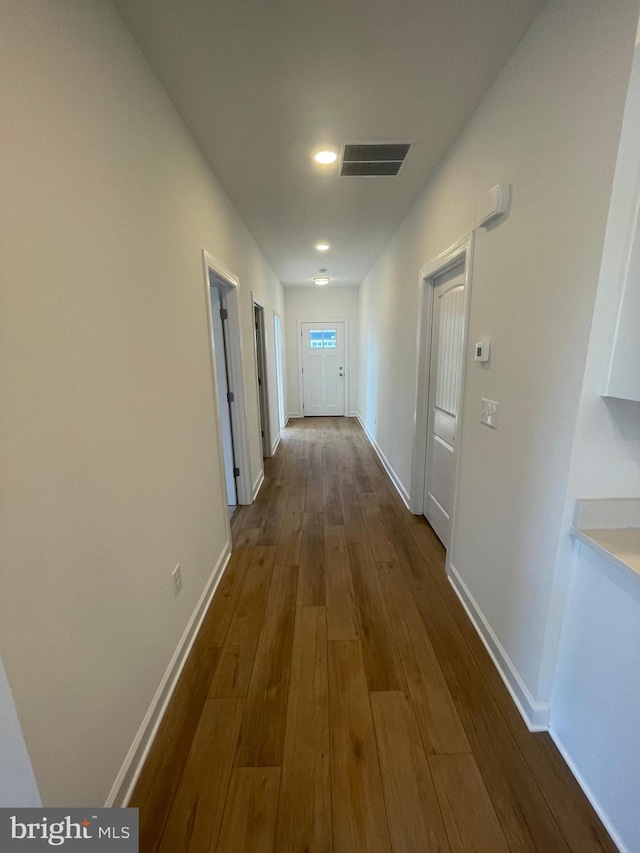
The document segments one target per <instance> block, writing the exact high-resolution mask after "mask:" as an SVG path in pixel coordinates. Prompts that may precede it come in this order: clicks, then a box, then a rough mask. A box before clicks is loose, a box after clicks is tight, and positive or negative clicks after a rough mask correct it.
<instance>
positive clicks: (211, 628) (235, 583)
mask: <svg viewBox="0 0 640 853" xmlns="http://www.w3.org/2000/svg"><path fill="white" fill-rule="evenodd" d="M247 531H252V532H259V531H253V528H243V529H242V530H241V531H240V533H242V534H244V533H246V532H247ZM256 538H257V537H256ZM243 539H244V537H243ZM252 557H253V550H252V548H251V547H248V546H241V547H237V548H235V549H234V551H233V553H232V555H231V559H230V560H229V564H228V565H227V568H226V570H225V572H224V575H223V576H222V579H221V581H220V583H219V584H218V588H217V590H216V593H215V595H214V597H213V601H212V602H211V604H210V605H209V609H208V610H207V613H206V616H205V617H204V619H203V621H202V625H201V626H200V630H199V631H198V636H197V638H196V645H197V646H201V647H204V648H212V647H221V646H223V645H224V641H225V638H226V636H227V631H228V630H229V625H230V624H231V618H232V616H233V613H234V611H235V607H236V604H237V601H238V597H239V595H240V590H241V589H242V584H243V581H244V577H245V574H246V572H247V568H248V567H249V565H250V563H251V558H252Z"/></svg>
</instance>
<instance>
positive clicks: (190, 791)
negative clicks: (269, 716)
mask: <svg viewBox="0 0 640 853" xmlns="http://www.w3.org/2000/svg"><path fill="white" fill-rule="evenodd" d="M243 706H244V700H243V699H216V698H214V697H209V699H208V700H207V703H206V705H205V707H204V710H203V712H202V717H201V719H200V723H199V724H198V728H197V730H196V733H195V737H194V739H193V744H192V746H191V751H190V752H189V758H188V760H187V764H186V766H185V769H184V774H183V777H182V780H181V783H180V789H179V791H178V793H177V795H176V798H175V800H174V803H173V807H172V809H171V813H170V814H169V818H168V820H167V825H166V827H165V830H164V834H163V836H162V842H161V844H160V847H159V851H160V853H176V851H177V850H180V851H181V853H202V851H203V850H209V848H210V846H212V847H214V848H215V842H216V838H217V837H218V831H219V829H220V822H221V820H222V814H223V811H224V804H225V801H226V798H227V789H228V786H229V778H230V776H231V768H232V766H233V755H234V752H235V748H236V740H237V737H238V732H239V730H240V721H241V719H242V709H243ZM142 849H144V850H147V849H148V848H147V847H146V846H144V847H143V848H142Z"/></svg>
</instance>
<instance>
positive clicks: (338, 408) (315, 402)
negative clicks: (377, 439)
mask: <svg viewBox="0 0 640 853" xmlns="http://www.w3.org/2000/svg"><path fill="white" fill-rule="evenodd" d="M301 336H302V404H303V414H304V415H305V416H306V417H309V416H310V415H344V413H345V378H344V377H345V373H346V370H345V367H346V364H345V344H344V321H336V322H333V323H301Z"/></svg>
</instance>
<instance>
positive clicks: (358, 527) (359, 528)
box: [340, 483, 368, 545]
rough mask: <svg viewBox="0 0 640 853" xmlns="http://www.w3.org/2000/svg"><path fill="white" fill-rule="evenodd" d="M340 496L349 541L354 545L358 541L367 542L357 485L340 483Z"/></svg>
mask: <svg viewBox="0 0 640 853" xmlns="http://www.w3.org/2000/svg"><path fill="white" fill-rule="evenodd" d="M340 496H341V498H342V515H343V518H344V533H345V536H346V539H347V543H348V544H349V545H352V544H354V543H356V542H367V541H368V539H367V530H366V527H365V526H364V519H363V518H362V510H361V508H360V504H359V502H358V496H357V493H356V490H355V486H352V485H350V484H349V483H342V484H341V485H340Z"/></svg>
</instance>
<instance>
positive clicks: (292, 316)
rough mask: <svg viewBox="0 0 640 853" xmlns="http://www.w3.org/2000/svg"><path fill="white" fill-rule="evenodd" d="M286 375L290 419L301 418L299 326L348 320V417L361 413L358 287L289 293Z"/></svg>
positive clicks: (290, 289) (295, 289)
mask: <svg viewBox="0 0 640 853" xmlns="http://www.w3.org/2000/svg"><path fill="white" fill-rule="evenodd" d="M284 292H285V309H286V318H285V352H286V356H285V372H286V374H287V395H288V399H289V408H288V409H287V413H288V415H291V416H293V417H300V416H301V415H302V402H301V400H300V399H299V397H300V392H299V378H300V365H299V364H298V337H299V335H300V332H299V329H298V323H299V322H305V321H306V320H313V321H318V322H319V321H321V320H347V321H348V324H349V358H348V363H347V365H346V366H347V367H348V371H349V373H348V376H349V400H348V405H347V414H349V415H355V414H356V413H357V411H358V378H359V376H358V374H359V355H360V346H359V343H358V336H359V332H360V318H359V304H358V300H359V291H358V288H357V287H331V286H328V287H314V288H312V287H288V288H286V289H285V291H284Z"/></svg>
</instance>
